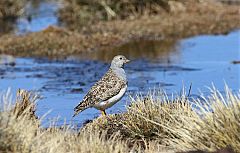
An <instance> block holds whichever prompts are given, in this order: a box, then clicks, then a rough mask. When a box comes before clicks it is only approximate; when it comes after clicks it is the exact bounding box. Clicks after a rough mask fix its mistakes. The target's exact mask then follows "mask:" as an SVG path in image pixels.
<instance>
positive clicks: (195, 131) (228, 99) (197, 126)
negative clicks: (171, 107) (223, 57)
mask: <svg viewBox="0 0 240 153" xmlns="http://www.w3.org/2000/svg"><path fill="white" fill-rule="evenodd" d="M203 99H204V101H200V100H195V103H196V108H197V110H196V112H197V115H194V116H190V117H186V116H179V120H180V121H181V122H183V123H184V127H183V128H180V129H176V128H175V127H174V128H173V127H169V128H171V129H173V130H174V131H175V133H177V134H178V135H179V138H180V139H177V140H174V139H173V140H171V143H172V144H174V145H175V146H177V148H178V149H183V148H185V149H186V148H188V149H201V150H207V151H214V150H216V149H220V148H226V147H232V148H233V150H234V151H235V152H240V139H239V138H240V137H239V136H240V94H239V92H238V94H236V95H233V94H232V92H231V90H230V89H228V88H227V87H226V94H225V95H222V94H221V93H220V92H219V91H217V90H216V89H214V90H211V96H209V97H206V98H204V97H203Z"/></svg>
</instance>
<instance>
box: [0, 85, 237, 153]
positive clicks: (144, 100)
mask: <svg viewBox="0 0 240 153" xmlns="http://www.w3.org/2000/svg"><path fill="white" fill-rule="evenodd" d="M9 96H10V93H7V94H3V95H2V97H1V105H2V106H1V112H0V123H1V124H0V138H1V139H0V141H1V143H0V150H1V152H16V153H17V152H24V153H25V152H38V153H39V152H45V153H48V152H59V153H61V152H92V153H95V152H99V153H103V152H104V153H108V152H109V153H112V152H116V153H126V152H130V151H135V152H146V153H149V152H152V153H153V152H180V151H189V150H203V151H209V152H213V151H216V150H218V149H222V148H226V147H230V148H232V149H233V150H234V151H235V152H239V151H240V150H239V145H240V141H239V133H240V131H239V129H240V126H239V122H240V118H239V116H240V111H239V110H240V96H239V92H237V93H235V94H233V93H232V92H231V90H230V89H228V88H227V87H226V90H225V93H224V94H221V93H219V92H218V91H217V90H216V89H212V90H211V95H210V96H208V97H202V99H188V97H187V95H185V94H183V95H179V96H177V97H176V98H170V97H168V96H166V94H165V93H164V92H163V91H157V90H156V91H154V92H152V93H149V94H148V95H147V96H145V97H141V96H136V97H135V98H131V104H130V105H129V106H127V111H126V112H125V113H122V114H115V115H108V116H105V117H99V118H97V119H95V120H94V121H92V122H90V123H87V124H86V125H84V126H83V127H81V128H80V129H78V128H76V126H75V125H62V126H60V127H59V126H55V125H54V121H52V124H51V126H50V127H47V128H44V127H42V126H41V125H40V124H41V119H42V117H39V116H35V109H36V108H35V105H36V102H37V96H36V95H34V93H31V92H27V91H24V90H19V91H18V94H17V98H16V102H12V101H11V99H9ZM3 106H4V107H3ZM226 131H227V132H226ZM206 140H207V141H206Z"/></svg>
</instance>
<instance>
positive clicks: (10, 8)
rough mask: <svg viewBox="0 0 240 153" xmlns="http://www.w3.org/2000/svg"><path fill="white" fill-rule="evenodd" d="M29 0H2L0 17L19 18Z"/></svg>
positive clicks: (0, 2)
mask: <svg viewBox="0 0 240 153" xmlns="http://www.w3.org/2000/svg"><path fill="white" fill-rule="evenodd" d="M27 1H28V0H1V1H0V19H1V18H2V19H7V18H17V17H19V16H20V15H22V14H23V13H24V7H25V4H26V2H27Z"/></svg>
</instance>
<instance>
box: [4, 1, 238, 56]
mask: <svg viewBox="0 0 240 153" xmlns="http://www.w3.org/2000/svg"><path fill="white" fill-rule="evenodd" d="M204 2H205V1H204ZM188 5H189V6H188ZM188 5H187V6H188V7H187V6H186V7H187V9H186V10H185V11H183V12H179V13H163V14H157V15H154V16H144V15H143V16H141V17H139V18H137V19H133V20H130V19H125V20H113V21H107V22H105V21H100V22H98V23H96V24H93V25H89V26H87V27H85V28H82V27H80V26H78V25H77V24H78V23H77V22H78V20H76V21H73V22H74V23H73V24H70V25H71V26H73V28H70V29H74V32H73V31H70V30H69V29H65V28H57V27H49V28H47V29H46V30H44V31H41V32H36V33H30V34H27V35H22V36H16V35H5V36H2V37H0V42H1V43H0V53H4V54H11V55H16V56H37V57H39V56H44V57H50V58H62V57H66V56H70V55H76V54H78V55H79V54H81V53H84V52H88V51H99V50H110V51H111V50H112V49H113V48H114V47H116V46H119V45H122V44H125V43H127V42H129V41H134V40H138V39H145V40H149V39H150V40H159V39H160V40H161V39H167V40H177V39H179V38H185V37H190V36H195V35H199V34H222V33H227V32H229V31H231V30H234V29H236V28H239V27H240V22H238V18H239V9H238V7H236V6H229V5H222V4H219V3H210V2H208V1H206V3H190V4H188ZM75 23H76V25H75ZM76 31H78V32H76Z"/></svg>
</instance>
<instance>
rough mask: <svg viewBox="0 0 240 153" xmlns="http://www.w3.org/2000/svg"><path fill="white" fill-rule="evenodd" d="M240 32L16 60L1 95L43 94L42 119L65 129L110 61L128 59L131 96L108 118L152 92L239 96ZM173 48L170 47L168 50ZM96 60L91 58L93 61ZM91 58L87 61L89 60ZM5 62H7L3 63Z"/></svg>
mask: <svg viewBox="0 0 240 153" xmlns="http://www.w3.org/2000/svg"><path fill="white" fill-rule="evenodd" d="M239 36H240V31H235V32H232V33H230V34H228V35H218V36H197V37H193V38H188V39H184V40H181V41H174V42H168V43H167V42H165V41H139V42H132V43H129V44H126V45H124V46H121V47H118V48H116V49H114V50H113V51H103V52H96V53H91V54H90V55H82V56H80V55H79V56H74V57H69V58H67V59H66V60H48V59H33V58H16V59H15V61H13V60H14V59H11V61H13V62H14V63H15V65H14V64H6V63H7V62H8V60H5V61H3V58H4V57H2V58H0V63H2V64H1V65H0V90H1V91H3V90H6V89H7V88H8V87H11V90H12V92H13V93H16V91H17V89H19V88H22V89H27V90H34V91H37V92H39V94H40V95H41V96H42V97H43V98H42V99H41V100H40V101H39V103H38V106H37V114H38V115H40V116H41V115H43V114H45V113H47V112H48V111H49V110H51V112H50V113H48V115H47V117H46V118H45V120H44V123H46V122H45V121H47V120H48V119H52V118H53V117H57V116H60V119H59V121H58V123H59V124H62V123H63V122H64V119H66V120H67V122H68V121H69V120H70V119H71V116H72V114H73V108H74V107H75V106H76V105H77V104H78V102H79V101H80V100H81V99H82V98H83V96H84V94H85V93H86V92H87V91H88V90H89V88H90V86H91V85H93V84H94V82H96V81H97V80H98V79H99V78H100V77H101V76H102V75H103V74H104V73H105V72H106V71H107V69H108V67H109V62H108V61H109V59H111V58H112V57H113V56H114V55H116V54H124V55H125V56H126V57H128V58H130V59H131V60H132V62H131V63H129V64H128V65H126V67H125V69H126V72H127V74H128V80H129V88H128V91H127V94H126V95H125V97H124V98H123V99H122V100H121V101H120V102H119V103H117V104H116V105H114V106H113V107H112V108H110V109H108V110H107V112H108V113H117V112H121V111H124V110H125V105H126V103H127V101H128V95H134V94H135V93H136V92H137V93H139V92H141V93H143V94H145V93H146V92H147V91H149V89H153V88H163V89H164V90H166V92H167V93H168V94H171V93H179V92H180V91H181V90H182V88H183V85H184V86H185V87H186V88H188V87H189V86H190V84H192V90H191V94H192V95H198V94H199V92H198V91H199V90H201V91H202V92H204V93H209V90H208V89H207V88H206V87H209V86H212V84H214V85H215V87H216V88H217V89H219V90H220V91H224V84H225V82H226V84H228V86H229V87H230V88H231V89H233V90H234V91H237V90H239V87H240V65H239V64H232V63H231V62H232V61H233V60H239V59H240V45H239V44H240V38H239ZM166 46H167V47H166ZM90 57H91V58H90ZM5 58H6V57H5ZM86 59H87V60H86ZM1 61H2V62H1ZM99 115H100V113H99V111H97V110H95V109H88V110H86V111H84V112H82V113H81V114H80V115H78V116H77V117H76V118H74V120H73V121H74V122H76V123H79V124H81V123H83V122H84V121H85V120H87V119H93V118H94V117H97V116H99Z"/></svg>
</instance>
